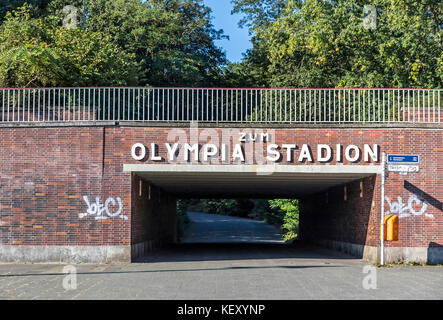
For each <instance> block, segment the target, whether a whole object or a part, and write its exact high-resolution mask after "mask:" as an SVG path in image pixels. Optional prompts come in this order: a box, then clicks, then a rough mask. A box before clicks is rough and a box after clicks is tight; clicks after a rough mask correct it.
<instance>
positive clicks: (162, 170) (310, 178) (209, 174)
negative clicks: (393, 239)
mask: <svg viewBox="0 0 443 320" xmlns="http://www.w3.org/2000/svg"><path fill="white" fill-rule="evenodd" d="M123 170H124V171H125V172H131V173H132V177H133V195H132V199H133V212H132V217H133V221H132V227H131V228H132V231H133V233H132V259H133V260H134V259H138V258H140V257H141V256H146V255H149V254H150V252H152V251H153V250H156V249H159V248H161V247H163V246H164V245H165V244H171V243H176V242H177V241H178V237H177V234H176V230H177V229H176V223H177V219H176V212H175V210H176V207H175V204H176V200H177V199H205V198H212V199H230V198H231V199H235V198H248V199H272V198H288V199H289V198H290V199H299V201H300V239H302V240H303V241H306V242H309V243H313V244H314V243H315V244H317V245H318V244H320V245H322V244H325V243H321V242H320V240H324V237H325V236H326V237H327V238H328V237H329V239H342V240H345V241H344V242H349V241H350V242H355V241H357V242H361V244H362V245H364V243H365V241H366V239H365V236H366V234H365V232H360V231H359V230H366V229H367V225H368V221H369V219H370V213H371V205H369V206H368V205H367V203H371V202H372V201H373V199H372V198H373V196H374V195H373V190H374V185H375V177H376V175H377V174H378V173H380V172H381V167H380V166H378V165H371V166H367V165H366V166H358V165H329V166H289V165H283V166H275V165H266V166H259V165H191V164H175V165H171V164H169V165H159V164H154V165H153V164H127V165H124V169H123ZM363 186H364V188H365V189H366V191H367V192H366V195H365V192H363V190H362V188H363ZM368 191H371V192H368ZM319 197H320V198H322V199H318V198H319ZM363 202H365V204H364V205H363ZM363 208H366V209H364V210H362V209H363ZM352 211H354V212H352ZM337 219H338V220H341V221H337ZM331 222H332V223H331ZM328 224H329V225H328ZM355 224H358V225H355ZM331 243H332V242H330V243H329V244H331ZM325 245H326V246H327V245H328V244H325ZM348 251H349V250H348ZM349 253H351V254H354V255H359V254H360V255H361V253H359V252H349Z"/></svg>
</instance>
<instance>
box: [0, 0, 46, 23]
mask: <svg viewBox="0 0 443 320" xmlns="http://www.w3.org/2000/svg"><path fill="white" fill-rule="evenodd" d="M50 1H51V0H6V1H5V0H4V1H1V2H0V22H1V21H2V20H3V19H4V18H5V17H6V13H7V12H12V11H14V10H17V9H18V8H20V7H22V6H23V5H24V4H25V3H26V4H28V5H31V6H33V7H34V11H36V12H35V13H36V14H37V13H42V12H43V11H44V9H46V7H47V6H48V3H49V2H50Z"/></svg>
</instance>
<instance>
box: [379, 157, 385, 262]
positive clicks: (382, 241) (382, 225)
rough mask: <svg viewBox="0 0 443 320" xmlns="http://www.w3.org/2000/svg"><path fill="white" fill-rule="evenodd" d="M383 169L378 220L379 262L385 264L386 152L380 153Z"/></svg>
mask: <svg viewBox="0 0 443 320" xmlns="http://www.w3.org/2000/svg"><path fill="white" fill-rule="evenodd" d="M382 166H383V171H382V174H381V215H380V217H381V221H380V228H381V231H380V264H381V265H382V266H383V265H384V264H385V253H384V251H385V238H384V234H385V221H384V220H385V180H386V153H384V152H383V153H382Z"/></svg>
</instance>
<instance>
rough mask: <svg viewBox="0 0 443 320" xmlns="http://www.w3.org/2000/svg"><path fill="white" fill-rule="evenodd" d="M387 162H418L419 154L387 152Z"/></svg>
mask: <svg viewBox="0 0 443 320" xmlns="http://www.w3.org/2000/svg"><path fill="white" fill-rule="evenodd" d="M388 162H389V163H419V162H420V156H417V155H396V154H389V155H388Z"/></svg>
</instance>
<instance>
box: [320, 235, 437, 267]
mask: <svg viewBox="0 0 443 320" xmlns="http://www.w3.org/2000/svg"><path fill="white" fill-rule="evenodd" d="M315 243H316V244H319V245H320V246H324V247H327V248H331V249H334V250H338V251H341V252H345V253H347V254H349V255H352V256H355V257H357V258H360V259H363V260H366V261H369V262H371V263H374V262H379V261H380V248H379V247H373V246H366V245H362V244H356V243H350V242H342V241H335V240H319V241H316V242H315ZM385 261H386V262H387V263H389V262H394V263H395V262H399V263H407V262H420V263H427V264H442V263H443V247H429V248H428V247H385Z"/></svg>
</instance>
